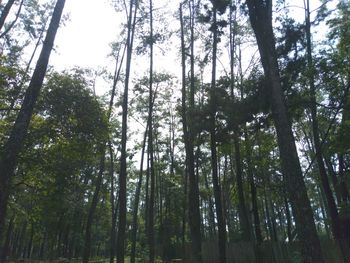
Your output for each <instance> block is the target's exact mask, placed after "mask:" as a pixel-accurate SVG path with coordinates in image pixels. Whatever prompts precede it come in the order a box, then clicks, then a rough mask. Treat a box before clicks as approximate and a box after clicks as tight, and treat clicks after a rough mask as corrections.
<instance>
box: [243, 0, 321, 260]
mask: <svg viewBox="0 0 350 263" xmlns="http://www.w3.org/2000/svg"><path fill="white" fill-rule="evenodd" d="M246 3H247V5H248V9H249V17H250V23H251V25H252V28H253V30H254V33H255V36H256V40H257V44H258V48H259V52H260V57H261V62H262V65H263V68H264V73H265V77H266V78H267V80H268V82H269V85H270V87H269V92H270V94H271V100H270V101H271V107H272V115H273V119H274V123H275V127H276V131H277V140H278V146H279V150H280V158H281V165H282V172H283V174H284V176H285V178H286V186H287V190H288V194H289V198H290V200H291V204H292V209H293V213H294V218H295V221H296V229H297V232H298V237H299V239H300V242H301V244H302V247H301V252H302V256H303V261H304V262H310V263H311V262H313V263H316V262H319V263H321V262H324V260H323V256H322V252H321V245H320V241H319V239H318V236H317V231H316V227H315V222H314V218H313V212H312V209H311V205H310V200H309V198H308V195H307V191H306V186H305V183H304V180H303V174H302V170H301V167H300V162H299V157H298V153H297V149H296V145H295V139H294V136H293V133H292V127H291V123H290V120H289V117H288V114H287V107H286V104H285V101H284V97H283V90H282V85H281V80H280V75H279V68H278V62H277V53H276V47H275V38H274V33H273V28H272V0H269V1H263V0H247V2H246Z"/></svg>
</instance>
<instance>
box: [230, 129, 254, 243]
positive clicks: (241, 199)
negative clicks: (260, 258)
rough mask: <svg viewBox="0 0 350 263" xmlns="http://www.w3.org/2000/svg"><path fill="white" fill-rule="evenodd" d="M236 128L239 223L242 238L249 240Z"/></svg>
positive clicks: (235, 146)
mask: <svg viewBox="0 0 350 263" xmlns="http://www.w3.org/2000/svg"><path fill="white" fill-rule="evenodd" d="M237 134H238V129H237V130H236V131H235V133H234V139H233V140H234V142H233V143H234V148H235V161H236V184H237V192H238V215H239V223H240V226H241V230H242V238H243V239H244V240H246V241H249V240H251V235H250V230H249V229H250V227H249V218H248V213H247V207H246V204H245V198H244V189H243V169H242V159H241V152H240V145H239V138H238V136H237Z"/></svg>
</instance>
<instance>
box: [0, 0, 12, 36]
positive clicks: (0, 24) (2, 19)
mask: <svg viewBox="0 0 350 263" xmlns="http://www.w3.org/2000/svg"><path fill="white" fill-rule="evenodd" d="M15 1H16V0H9V1H8V2H7V3H6V5H5V7H4V9H3V10H2V13H1V16H0V30H1V29H2V27H3V26H4V24H5V20H6V18H7V16H8V15H9V13H10V10H11V7H12V6H13V4H14V3H15Z"/></svg>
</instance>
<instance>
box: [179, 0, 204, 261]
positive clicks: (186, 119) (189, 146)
mask: <svg viewBox="0 0 350 263" xmlns="http://www.w3.org/2000/svg"><path fill="white" fill-rule="evenodd" d="M189 5H190V12H191V16H190V20H191V29H190V30H191V84H190V99H189V101H190V105H189V109H188V110H187V106H186V101H187V98H186V69H185V65H186V54H185V40H184V25H183V14H182V5H180V23H181V54H182V123H183V133H184V141H185V151H186V167H187V174H188V178H189V192H188V204H189V207H188V216H189V226H190V232H191V240H192V254H193V258H192V262H194V263H201V262H202V255H201V232H200V225H201V220H200V212H199V188H198V181H197V178H196V175H195V171H194V153H193V139H194V134H193V128H192V125H193V124H192V116H193V109H194V32H193V31H194V30H193V26H194V24H193V23H194V14H193V12H194V11H193V10H192V9H193V6H194V3H193V1H190V3H189ZM191 7H192V8H191Z"/></svg>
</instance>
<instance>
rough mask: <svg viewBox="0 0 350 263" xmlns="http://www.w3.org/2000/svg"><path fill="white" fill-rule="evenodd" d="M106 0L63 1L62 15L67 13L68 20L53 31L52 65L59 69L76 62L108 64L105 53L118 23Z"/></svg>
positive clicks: (114, 35) (82, 63) (108, 48)
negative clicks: (56, 30)
mask: <svg viewBox="0 0 350 263" xmlns="http://www.w3.org/2000/svg"><path fill="white" fill-rule="evenodd" d="M110 1H111V0H98V1H96V0H67V1H66V6H65V14H69V20H68V21H67V22H66V24H65V26H64V27H61V28H60V29H59V31H58V33H57V37H56V40H55V46H56V52H55V53H54V54H53V55H52V58H51V59H50V62H51V64H52V65H54V66H55V67H56V68H57V69H59V70H63V69H66V68H71V67H74V66H76V65H79V66H81V67H89V68H97V67H102V66H106V65H108V63H111V61H110V60H108V59H107V55H108V53H109V52H110V51H111V49H110V43H111V42H112V41H113V40H115V39H116V37H117V33H118V31H119V28H120V23H119V21H118V17H117V13H116V12H115V10H114V8H113V7H112V6H111V4H110V3H109V2H110Z"/></svg>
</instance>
